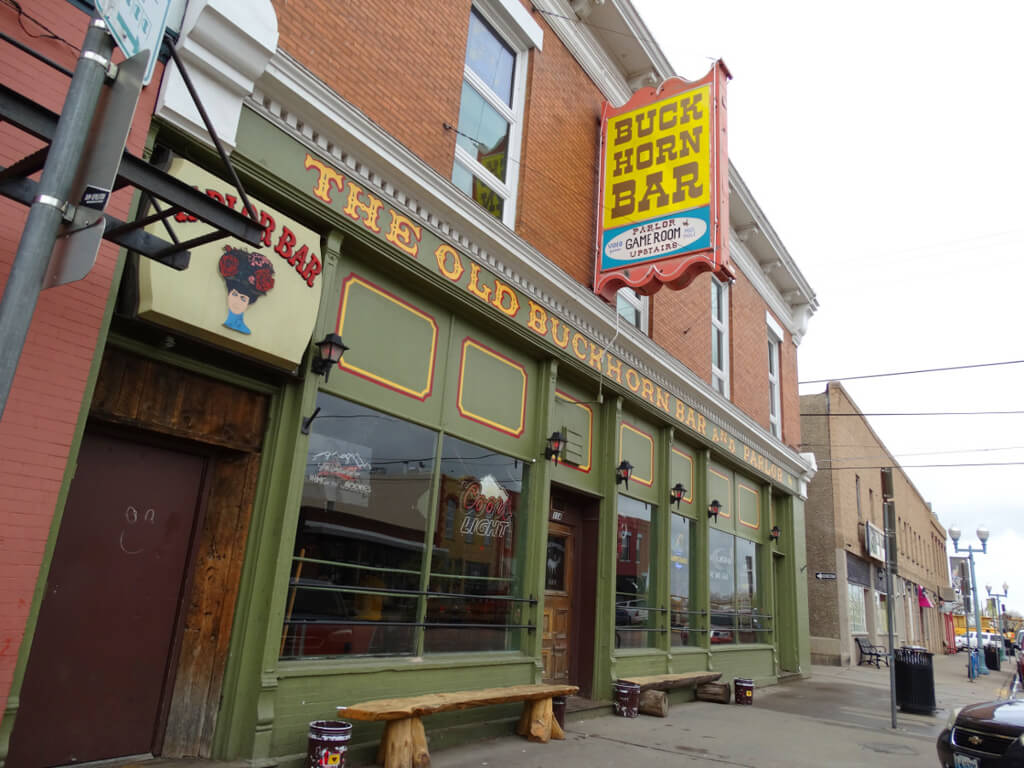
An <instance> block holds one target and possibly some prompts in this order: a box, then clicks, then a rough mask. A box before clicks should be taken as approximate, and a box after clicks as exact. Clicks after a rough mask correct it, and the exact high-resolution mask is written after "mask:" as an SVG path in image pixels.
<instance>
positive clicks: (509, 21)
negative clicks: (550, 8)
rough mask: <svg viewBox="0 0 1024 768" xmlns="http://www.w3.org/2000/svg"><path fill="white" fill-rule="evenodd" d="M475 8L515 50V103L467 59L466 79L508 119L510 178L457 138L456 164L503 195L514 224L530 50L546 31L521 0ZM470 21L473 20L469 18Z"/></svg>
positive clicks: (494, 0) (491, 1) (489, 0)
mask: <svg viewBox="0 0 1024 768" xmlns="http://www.w3.org/2000/svg"><path fill="white" fill-rule="evenodd" d="M473 11H476V12H477V13H479V14H480V16H481V17H482V18H483V19H484V20H485V21H486V22H487V23H488V24H489V25H490V27H491V28H492V29H493V30H494V32H495V33H497V35H498V37H500V38H501V40H502V41H503V42H504V43H505V44H506V45H507V46H508V47H509V48H511V49H512V52H513V54H515V64H514V66H513V75H512V106H511V107H509V105H507V104H506V103H505V102H504V101H503V100H502V99H501V98H500V97H499V96H498V95H497V94H496V93H494V91H492V90H491V89H490V88H489V87H488V86H487V85H485V84H484V82H483V81H482V80H481V79H480V77H479V76H478V75H477V74H476V73H475V72H473V71H472V70H471V69H470V68H469V64H468V63H467V62H465V61H464V62H463V81H464V82H467V83H469V85H470V87H472V88H473V90H475V91H476V92H477V93H478V94H479V95H480V96H481V98H483V100H484V101H485V102H486V103H487V104H488V105H490V106H491V107H493V108H494V110H495V111H497V112H498V114H500V115H501V116H502V118H504V119H505V120H507V121H508V124H509V129H508V131H509V132H508V158H507V161H506V171H505V176H506V180H505V181H501V180H500V179H499V178H498V177H497V176H495V175H494V174H492V173H491V172H490V171H489V170H487V169H486V168H485V167H484V166H483V165H482V164H481V163H479V162H478V161H477V160H476V158H474V157H473V156H472V155H471V154H470V153H469V152H467V151H466V150H465V149H464V148H463V147H461V146H460V145H459V144H458V143H457V142H456V144H455V163H456V165H461V166H462V167H463V168H464V169H465V170H467V171H469V173H470V174H471V175H473V176H476V177H478V178H479V179H480V180H481V181H482V182H483V183H485V184H486V185H487V186H488V187H490V188H491V189H493V190H494V192H495V193H496V194H497V195H498V196H499V197H501V198H502V200H503V201H504V206H503V208H502V214H501V221H502V222H503V223H504V224H505V225H506V226H508V227H512V228H514V226H515V220H516V198H517V191H518V188H519V170H520V163H519V158H520V152H519V150H520V143H521V141H522V133H523V112H524V106H525V103H526V69H527V53H528V52H529V49H530V48H532V47H536V48H540V47H541V41H542V40H543V32H542V31H541V30H540V27H539V26H538V25H537V23H536V22H534V21H533V19H532V18H530V16H529V14H526V13H525V12H524V9H523V7H522V5H521V4H519V3H515V4H513V3H512V2H511V1H510V0H476V2H474V3H473ZM466 23H467V24H468V23H469V19H468V18H467V20H466ZM530 25H532V27H531V26H530ZM460 106H461V104H460ZM452 178H453V179H454V178H455V168H452Z"/></svg>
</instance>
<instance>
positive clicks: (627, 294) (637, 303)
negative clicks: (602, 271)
mask: <svg viewBox="0 0 1024 768" xmlns="http://www.w3.org/2000/svg"><path fill="white" fill-rule="evenodd" d="M620 298H621V299H622V300H623V301H624V302H626V303H627V304H629V305H630V306H631V307H633V309H635V310H636V313H637V317H639V318H640V323H639V324H638V325H637V326H636V327H637V328H639V329H640V331H641V332H642V333H645V334H646V333H647V316H648V315H649V314H650V312H648V306H649V304H648V302H650V297H649V296H641V295H640V294H638V293H637V292H636V291H634V290H633V289H632V288H630V287H629V286H628V285H627V286H624V287H622V288H619V290H618V291H617V292H616V294H615V300H616V302H618V300H619V299H620ZM618 311H619V308H618V306H616V307H615V312H616V313H618ZM619 318H620V319H622V320H625V319H626V318H624V317H622V315H621V314H620V315H619Z"/></svg>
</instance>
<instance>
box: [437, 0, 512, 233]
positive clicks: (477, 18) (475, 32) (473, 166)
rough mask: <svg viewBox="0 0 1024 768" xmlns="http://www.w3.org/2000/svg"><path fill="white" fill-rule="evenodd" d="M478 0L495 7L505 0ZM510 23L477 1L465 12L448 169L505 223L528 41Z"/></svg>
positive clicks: (458, 183)
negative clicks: (458, 95)
mask: <svg viewBox="0 0 1024 768" xmlns="http://www.w3.org/2000/svg"><path fill="white" fill-rule="evenodd" d="M481 5H494V6H498V9H499V10H500V9H501V8H503V7H504V6H505V5H506V4H505V3H502V2H495V0H491V1H490V2H489V3H485V4H481ZM513 26H514V25H511V24H508V23H502V19H501V14H500V13H495V14H494V15H489V16H485V15H484V13H483V12H482V11H481V9H480V8H478V7H474V8H473V10H472V11H471V12H470V16H469V35H468V38H467V40H466V65H465V69H464V71H463V80H462V100H461V102H460V106H459V124H458V131H459V132H458V134H457V136H456V142H455V166H454V169H453V170H452V181H453V182H455V186H457V187H458V188H459V189H461V190H462V191H463V192H465V193H466V194H467V195H469V196H470V197H472V198H473V199H474V200H475V201H476V202H477V203H479V204H480V205H482V206H483V207H484V208H485V209H486V210H487V211H488V212H489V213H491V214H492V215H494V216H496V217H497V218H499V219H501V220H502V221H503V222H505V224H507V225H509V226H512V224H513V222H514V221H515V201H516V184H517V180H518V178H519V141H520V135H521V133H522V122H523V102H524V100H525V98H524V92H525V70H526V51H527V46H528V43H526V42H525V41H522V42H517V40H516V37H518V36H517V35H515V34H513V32H514V30H513ZM502 27H508V29H502ZM499 30H500V31H499Z"/></svg>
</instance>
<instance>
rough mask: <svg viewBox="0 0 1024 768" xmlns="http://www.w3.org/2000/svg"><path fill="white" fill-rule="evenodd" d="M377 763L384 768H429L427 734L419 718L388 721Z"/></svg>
mask: <svg viewBox="0 0 1024 768" xmlns="http://www.w3.org/2000/svg"><path fill="white" fill-rule="evenodd" d="M377 763H378V764H381V765H383V766H384V768H428V766H429V765H430V753H429V752H428V751H427V734H426V731H424V730H423V721H422V720H421V719H420V718H418V717H407V718H405V719H403V720H388V723H387V725H386V726H384V736H383V738H381V740H380V746H379V747H378V748H377Z"/></svg>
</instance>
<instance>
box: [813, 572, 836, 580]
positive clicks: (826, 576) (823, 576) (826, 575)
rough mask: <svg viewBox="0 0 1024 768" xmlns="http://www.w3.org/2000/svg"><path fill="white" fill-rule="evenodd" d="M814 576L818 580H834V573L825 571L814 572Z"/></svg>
mask: <svg viewBox="0 0 1024 768" xmlns="http://www.w3.org/2000/svg"><path fill="white" fill-rule="evenodd" d="M814 578H816V579H817V580H818V581H835V580H836V575H835V574H834V573H830V572H826V571H818V572H816V573H815V574H814Z"/></svg>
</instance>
